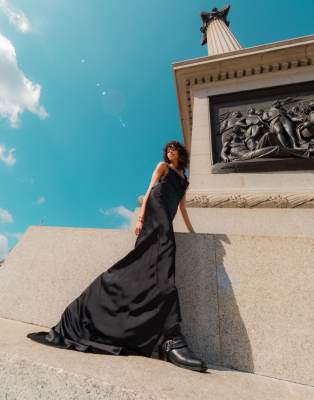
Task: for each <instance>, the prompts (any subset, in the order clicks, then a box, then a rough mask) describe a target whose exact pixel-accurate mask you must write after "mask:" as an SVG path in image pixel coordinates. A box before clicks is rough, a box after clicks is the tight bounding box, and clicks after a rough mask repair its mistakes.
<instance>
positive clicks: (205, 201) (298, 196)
mask: <svg viewBox="0 0 314 400" xmlns="http://www.w3.org/2000/svg"><path fill="white" fill-rule="evenodd" d="M143 198H144V196H143V195H142V196H139V197H138V198H137V201H138V205H139V206H141V205H142V202H143ZM186 206H187V207H190V208H314V193H306V192H304V193H302V192H300V193H295V192H290V193H275V192H273V193H271V192H243V193H240V192H234V193H231V192H204V191H199V192H198V191H193V192H190V193H187V198H186Z"/></svg>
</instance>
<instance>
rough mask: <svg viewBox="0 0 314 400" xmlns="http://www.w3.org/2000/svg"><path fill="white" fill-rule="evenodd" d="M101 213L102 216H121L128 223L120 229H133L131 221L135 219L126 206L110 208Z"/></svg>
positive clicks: (101, 210) (102, 210)
mask: <svg viewBox="0 0 314 400" xmlns="http://www.w3.org/2000/svg"><path fill="white" fill-rule="evenodd" d="M99 212H100V213H101V214H102V215H105V216H107V215H119V216H120V217H122V218H124V219H125V220H126V221H125V222H124V223H123V224H122V225H121V226H120V227H119V228H120V229H130V228H131V221H132V218H133V212H132V211H131V210H129V209H128V208H126V207H124V206H118V207H113V208H108V209H107V210H104V209H102V208H100V209H99Z"/></svg>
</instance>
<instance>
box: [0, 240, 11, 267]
mask: <svg viewBox="0 0 314 400" xmlns="http://www.w3.org/2000/svg"><path fill="white" fill-rule="evenodd" d="M8 251H9V241H8V239H7V238H6V237H5V236H4V235H2V234H1V233H0V261H1V260H3V259H4V258H5V257H6V256H7V254H8Z"/></svg>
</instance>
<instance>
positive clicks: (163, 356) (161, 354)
mask: <svg viewBox="0 0 314 400" xmlns="http://www.w3.org/2000/svg"><path fill="white" fill-rule="evenodd" d="M158 355H159V357H158V358H159V359H160V360H163V361H166V362H170V363H171V364H173V365H175V366H176V367H180V368H184V369H189V370H191V371H197V372H205V371H207V369H208V368H207V367H206V366H205V367H191V366H188V365H184V364H180V363H177V362H176V361H172V360H170V358H169V357H168V355H167V354H165V353H164V352H163V351H162V349H161V347H159V351H158Z"/></svg>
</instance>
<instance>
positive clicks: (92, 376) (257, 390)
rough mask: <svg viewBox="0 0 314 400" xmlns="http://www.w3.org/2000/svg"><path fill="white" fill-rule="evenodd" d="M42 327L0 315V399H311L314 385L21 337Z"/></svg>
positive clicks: (211, 366) (215, 367) (214, 367)
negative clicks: (186, 366) (197, 369)
mask: <svg viewBox="0 0 314 400" xmlns="http://www.w3.org/2000/svg"><path fill="white" fill-rule="evenodd" d="M41 330H45V331H46V330H47V328H44V327H41V326H38V325H33V324H27V323H23V322H19V321H14V320H8V319H4V318H0V332H1V334H0V382H1V385H0V399H1V400H2V399H6V400H13V399H14V400H37V399H45V400H50V399H60V400H70V399H71V400H74V399H75V400H98V399H110V400H118V399H119V400H129V399H132V400H170V399H171V400H183V399H189V400H190V399H193V400H198V399H199V400H204V399H208V400H209V399H210V400H234V399H237V400H253V399H254V400H259V399H261V400H268V399H269V400H281V399H282V400H310V399H311V400H312V399H313V398H314V387H312V386H307V385H302V384H296V383H291V382H288V381H284V380H279V379H275V378H269V377H265V376H260V375H256V374H251V373H245V372H239V371H235V370H230V369H226V368H221V367H217V366H214V365H209V369H208V371H207V372H206V373H199V372H194V371H190V370H186V369H183V368H178V367H176V366H174V365H172V364H171V363H169V362H165V361H162V360H158V359H155V358H147V357H140V356H109V355H103V354H92V353H80V352H78V351H74V350H65V349H59V348H53V347H49V346H44V345H42V344H39V343H36V342H33V341H31V340H30V339H28V338H27V337H26V335H27V334H28V333H30V332H36V331H41Z"/></svg>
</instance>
